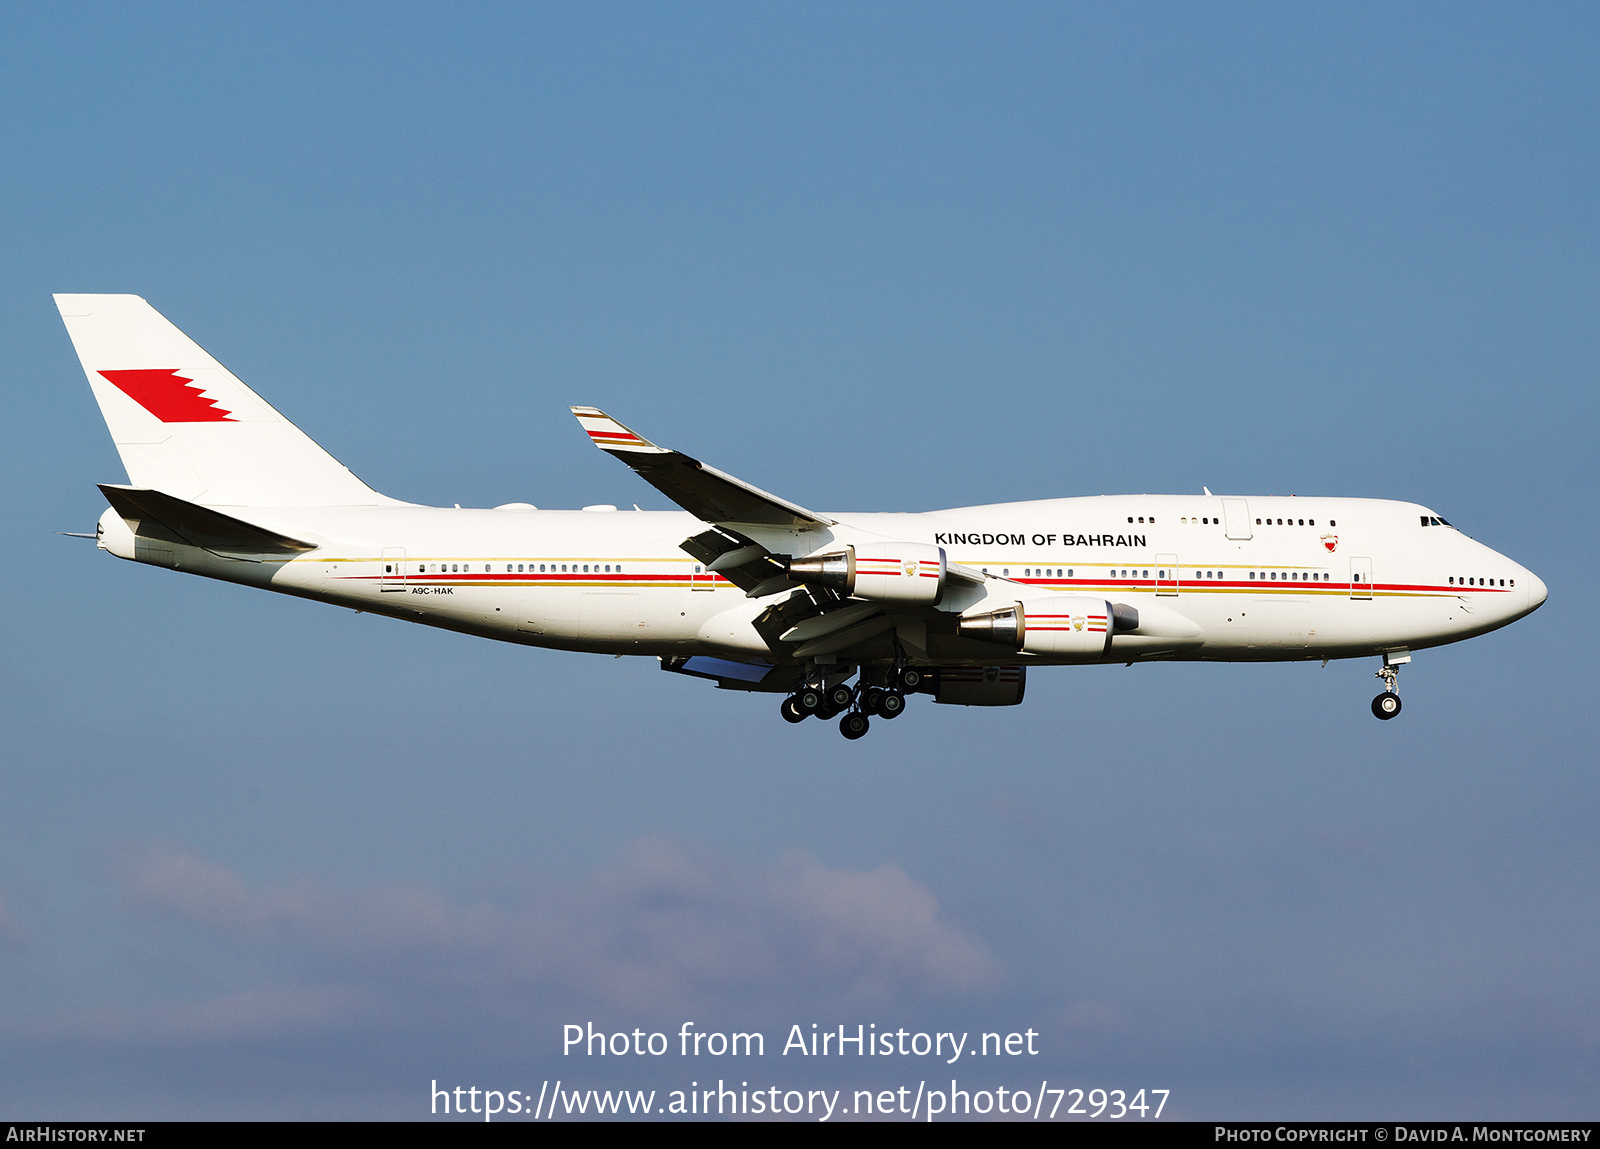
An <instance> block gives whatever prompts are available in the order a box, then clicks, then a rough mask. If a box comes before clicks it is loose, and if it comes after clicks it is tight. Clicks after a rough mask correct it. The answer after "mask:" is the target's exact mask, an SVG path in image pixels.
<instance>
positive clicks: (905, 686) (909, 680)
mask: <svg viewBox="0 0 1600 1149" xmlns="http://www.w3.org/2000/svg"><path fill="white" fill-rule="evenodd" d="M926 678H927V675H925V674H924V673H922V671H920V670H918V669H917V668H916V667H914V666H908V667H906V668H905V669H904V670H902V671H901V672H900V689H901V690H903V691H905V692H906V693H907V694H910V693H912V692H913V691H915V690H916V689H917V687H919V686H921V685H922V683H923V681H924V680H925V679H926Z"/></svg>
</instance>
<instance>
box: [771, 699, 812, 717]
mask: <svg viewBox="0 0 1600 1149" xmlns="http://www.w3.org/2000/svg"><path fill="white" fill-rule="evenodd" d="M778 712H779V713H780V714H782V715H783V720H784V721H785V722H804V721H805V720H806V712H805V711H804V710H801V709H800V704H799V703H798V702H796V701H795V700H794V699H792V698H785V699H784V700H783V705H782V706H780V707H778Z"/></svg>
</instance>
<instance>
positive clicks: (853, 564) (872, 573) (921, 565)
mask: <svg viewBox="0 0 1600 1149" xmlns="http://www.w3.org/2000/svg"><path fill="white" fill-rule="evenodd" d="M788 576H789V581H790V582H797V583H803V584H805V585H807V586H820V587H826V588H827V589H829V590H832V591H837V592H838V593H839V594H842V595H844V596H845V597H847V598H848V597H852V596H853V597H855V598H864V599H870V600H872V601H873V602H893V603H906V604H909V605H915V606H928V605H931V604H933V603H936V602H938V601H939V598H940V596H941V595H943V594H944V579H945V557H944V548H943V547H936V546H931V545H929V544H928V543H874V544H872V545H870V546H863V547H862V548H861V550H860V551H859V552H857V550H856V548H855V547H846V548H845V549H844V550H842V551H832V552H830V553H828V554H825V555H812V556H811V557H810V558H803V559H791V560H790V561H789V570H788Z"/></svg>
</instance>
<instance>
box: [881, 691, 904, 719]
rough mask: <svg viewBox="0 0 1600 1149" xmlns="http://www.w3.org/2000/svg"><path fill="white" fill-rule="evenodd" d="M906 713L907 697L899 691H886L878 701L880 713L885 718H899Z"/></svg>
mask: <svg viewBox="0 0 1600 1149" xmlns="http://www.w3.org/2000/svg"><path fill="white" fill-rule="evenodd" d="M905 712H906V696H905V695H904V694H901V693H900V692H899V691H898V690H886V691H884V692H883V697H882V698H880V699H878V713H879V714H881V715H883V717H885V718H899V717H900V715H902V714H904V713H905Z"/></svg>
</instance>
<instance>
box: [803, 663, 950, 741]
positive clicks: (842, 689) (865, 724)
mask: <svg viewBox="0 0 1600 1149" xmlns="http://www.w3.org/2000/svg"><path fill="white" fill-rule="evenodd" d="M865 677H866V676H865V675H863V676H862V677H861V678H860V679H858V680H857V681H856V684H855V685H854V686H849V685H846V684H845V683H842V682H841V683H838V684H836V685H834V686H830V687H827V688H826V689H823V688H821V687H817V686H802V687H801V688H800V689H799V690H797V691H795V693H793V694H791V695H790V696H789V697H788V698H785V699H784V700H783V705H782V706H780V707H779V708H778V710H779V713H780V714H782V715H783V717H784V721H786V722H804V721H805V720H806V719H807V718H810V717H813V716H815V717H817V718H823V719H828V718H833V717H834V716H835V715H839V714H843V715H844V717H842V718H840V719H839V733H840V734H843V735H844V736H845V737H846V738H848V739H850V740H851V741H852V742H854V741H855V740H856V739H857V738H860V737H862V736H864V735H865V734H866V732H867V731H868V730H869V729H870V728H871V726H872V718H874V717H877V718H883V719H895V718H898V717H900V715H902V714H904V713H905V709H906V692H907V691H909V690H916V689H917V688H918V687H920V686H921V685H922V684H923V682H924V681H925V679H926V676H925V674H924V672H923V671H921V670H918V669H916V668H915V667H909V666H907V667H901V668H898V669H896V670H893V671H890V673H889V674H888V676H887V685H885V686H870V685H868V684H867V683H866V681H865Z"/></svg>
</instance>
